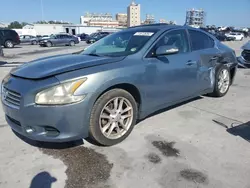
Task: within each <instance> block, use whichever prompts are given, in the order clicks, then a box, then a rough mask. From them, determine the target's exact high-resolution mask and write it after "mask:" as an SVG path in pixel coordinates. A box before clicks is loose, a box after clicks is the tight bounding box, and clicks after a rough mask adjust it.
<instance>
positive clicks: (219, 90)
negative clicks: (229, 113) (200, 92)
mask: <svg viewBox="0 0 250 188" xmlns="http://www.w3.org/2000/svg"><path fill="white" fill-rule="evenodd" d="M230 84H231V76H230V70H229V68H228V67H227V66H226V65H220V66H218V67H217V68H216V71H215V84H214V91H213V93H211V94H210V95H211V96H213V97H223V96H225V95H226V94H227V92H228V90H229V87H230Z"/></svg>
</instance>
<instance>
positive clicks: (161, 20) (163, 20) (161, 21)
mask: <svg viewBox="0 0 250 188" xmlns="http://www.w3.org/2000/svg"><path fill="white" fill-rule="evenodd" d="M159 23H165V24H168V23H169V22H168V21H167V20H165V19H160V20H159Z"/></svg>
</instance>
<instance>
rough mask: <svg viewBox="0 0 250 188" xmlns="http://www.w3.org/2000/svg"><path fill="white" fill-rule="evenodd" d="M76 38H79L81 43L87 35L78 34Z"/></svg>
mask: <svg viewBox="0 0 250 188" xmlns="http://www.w3.org/2000/svg"><path fill="white" fill-rule="evenodd" d="M77 36H78V37H80V39H81V41H86V39H87V38H88V36H89V35H88V34H86V33H82V34H78V35H77Z"/></svg>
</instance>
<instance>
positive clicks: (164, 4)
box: [0, 0, 250, 27]
mask: <svg viewBox="0 0 250 188" xmlns="http://www.w3.org/2000/svg"><path fill="white" fill-rule="evenodd" d="M41 2H42V4H43V9H42V8H41V7H42V6H41ZM130 3H131V0H70V1H69V0H0V5H1V7H0V9H1V14H0V22H4V23H9V22H11V21H21V22H29V23H32V22H35V21H39V20H42V18H44V20H63V21H69V22H72V23H75V24H78V23H80V16H81V15H84V13H85V12H95V13H106V12H109V13H112V14H113V16H114V18H115V14H116V13H118V12H119V13H126V11H127V6H128V5H129V4H130ZM136 3H139V4H141V18H142V19H145V15H146V14H153V15H154V16H155V18H156V20H157V21H158V20H159V19H161V18H163V19H166V20H174V21H176V22H177V24H180V25H182V24H184V22H185V15H186V10H187V9H191V8H197V9H199V8H202V9H204V10H205V11H206V14H207V16H206V24H207V25H213V24H214V25H216V26H228V25H230V26H236V27H250V0H154V1H153V0H136ZM5 7H6V8H5ZM10 7H11V11H10ZM42 10H43V11H42Z"/></svg>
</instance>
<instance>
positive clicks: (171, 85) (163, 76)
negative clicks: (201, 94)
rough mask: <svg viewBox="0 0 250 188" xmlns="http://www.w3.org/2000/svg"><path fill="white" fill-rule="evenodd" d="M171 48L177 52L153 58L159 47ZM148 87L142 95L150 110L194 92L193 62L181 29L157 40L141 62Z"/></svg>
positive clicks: (195, 71) (194, 75) (195, 82)
mask: <svg viewBox="0 0 250 188" xmlns="http://www.w3.org/2000/svg"><path fill="white" fill-rule="evenodd" d="M162 45H173V46H176V47H177V48H178V49H179V52H178V53H176V54H172V55H166V56H159V57H155V56H154V53H155V51H156V49H157V48H158V47H159V46H162ZM144 60H145V61H146V63H147V65H146V75H150V76H147V77H148V78H147V79H148V83H149V84H148V87H147V88H146V95H147V98H148V101H149V103H150V104H151V105H149V106H151V107H153V108H154V107H160V106H164V105H166V104H168V103H169V104H173V103H177V102H178V101H180V100H182V99H185V98H187V97H190V96H192V95H194V94H195V93H196V92H197V84H198V81H197V59H196V58H195V57H193V56H192V53H191V52H190V45H189V41H188V37H187V32H186V30H185V29H181V30H172V31H169V32H167V33H165V34H163V36H162V37H161V38H160V39H159V41H158V42H157V43H156V44H155V45H154V47H153V48H152V49H151V50H150V51H149V54H148V55H147V57H146V58H145V59H144Z"/></svg>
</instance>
